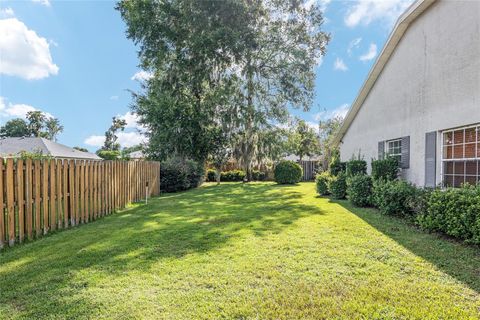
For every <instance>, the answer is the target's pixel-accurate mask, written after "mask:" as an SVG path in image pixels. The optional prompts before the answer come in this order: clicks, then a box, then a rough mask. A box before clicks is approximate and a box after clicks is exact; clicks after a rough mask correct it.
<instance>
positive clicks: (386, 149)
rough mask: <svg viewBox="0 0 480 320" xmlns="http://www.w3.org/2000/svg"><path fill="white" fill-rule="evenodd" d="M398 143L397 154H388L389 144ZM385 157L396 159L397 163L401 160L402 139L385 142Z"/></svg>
mask: <svg viewBox="0 0 480 320" xmlns="http://www.w3.org/2000/svg"><path fill="white" fill-rule="evenodd" d="M395 142H398V143H399V147H400V151H399V153H390V152H389V151H390V143H395ZM385 156H388V157H398V161H399V162H400V160H401V159H402V138H399V139H392V140H387V141H385Z"/></svg>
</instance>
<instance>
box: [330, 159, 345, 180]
mask: <svg viewBox="0 0 480 320" xmlns="http://www.w3.org/2000/svg"><path fill="white" fill-rule="evenodd" d="M346 165H347V164H346V163H345V162H341V161H340V155H334V156H333V157H332V160H331V161H330V164H329V171H330V174H331V175H333V176H337V175H338V174H339V173H340V172H345V169H346Z"/></svg>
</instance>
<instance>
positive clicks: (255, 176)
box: [252, 170, 267, 181]
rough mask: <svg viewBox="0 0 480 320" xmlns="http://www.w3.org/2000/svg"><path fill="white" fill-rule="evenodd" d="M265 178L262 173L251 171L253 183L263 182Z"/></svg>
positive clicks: (265, 175)
mask: <svg viewBox="0 0 480 320" xmlns="http://www.w3.org/2000/svg"><path fill="white" fill-rule="evenodd" d="M266 178H267V174H266V173H265V172H262V171H258V170H253V171H252V179H253V181H264V180H265V179H266Z"/></svg>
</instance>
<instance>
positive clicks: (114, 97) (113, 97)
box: [110, 96, 118, 100]
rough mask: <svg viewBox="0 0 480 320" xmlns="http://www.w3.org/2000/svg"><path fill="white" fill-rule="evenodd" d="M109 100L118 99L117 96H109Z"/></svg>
mask: <svg viewBox="0 0 480 320" xmlns="http://www.w3.org/2000/svg"><path fill="white" fill-rule="evenodd" d="M110 100H118V96H111V97H110Z"/></svg>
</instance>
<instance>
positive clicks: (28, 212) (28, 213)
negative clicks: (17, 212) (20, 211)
mask: <svg viewBox="0 0 480 320" xmlns="http://www.w3.org/2000/svg"><path fill="white" fill-rule="evenodd" d="M32 178H33V174H32V159H27V160H25V218H26V228H27V237H28V240H32V239H33V221H32V219H33V216H32V215H33V194H32V193H33V179H32Z"/></svg>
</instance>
